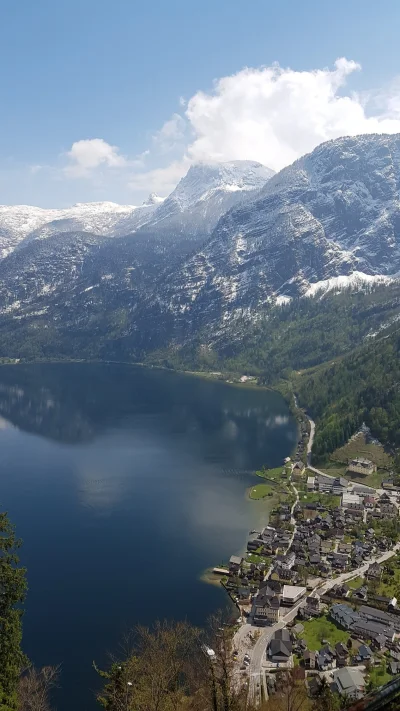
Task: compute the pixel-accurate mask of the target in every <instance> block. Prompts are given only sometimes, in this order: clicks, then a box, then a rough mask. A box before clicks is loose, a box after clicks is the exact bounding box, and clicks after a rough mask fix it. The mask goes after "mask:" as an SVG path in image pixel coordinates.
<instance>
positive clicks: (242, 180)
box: [152, 160, 274, 234]
mask: <svg viewBox="0 0 400 711" xmlns="http://www.w3.org/2000/svg"><path fill="white" fill-rule="evenodd" d="M273 175H274V171H272V170H271V169H270V168H267V167H266V166H264V165H261V163H256V162H254V161H247V160H238V161H231V162H229V163H212V164H208V163H197V164H195V165H192V166H191V168H189V171H188V173H187V175H185V177H184V178H182V180H181V181H180V182H179V183H178V185H177V187H176V188H175V190H174V191H173V192H172V193H171V195H170V196H169V197H168V198H167V199H166V200H165V201H164V203H163V205H162V206H161V207H160V208H159V209H158V210H157V213H156V214H155V215H154V218H153V220H152V224H157V225H158V226H159V227H162V225H161V224H160V223H162V222H167V224H170V225H171V227H172V228H174V229H179V228H182V227H183V228H186V227H189V228H190V229H191V230H193V231H195V232H196V231H201V232H203V233H204V234H210V233H211V231H212V229H213V228H214V227H215V225H216V224H217V222H218V220H219V219H220V218H221V217H222V215H223V214H225V212H227V211H228V210H229V209H230V208H231V207H233V206H234V205H238V204H240V203H241V202H242V201H243V200H244V199H246V198H247V197H249V196H251V195H254V194H256V192H258V191H259V190H261V189H262V188H263V187H264V185H265V184H266V182H267V181H268V180H269V179H270V178H271V177H272V176H273ZM168 221H169V223H168Z"/></svg>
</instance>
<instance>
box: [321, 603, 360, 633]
mask: <svg viewBox="0 0 400 711" xmlns="http://www.w3.org/2000/svg"><path fill="white" fill-rule="evenodd" d="M329 614H330V616H331V617H332V619H333V620H334V621H335V622H337V624H338V625H339V626H340V627H343V629H346V630H348V629H350V627H351V625H352V624H353V623H354V622H356V621H357V620H359V619H360V615H359V614H358V613H357V612H354V610H353V608H352V607H350V606H349V605H346V604H344V603H340V602H339V603H336V604H335V605H332V607H331V609H330V612H329Z"/></svg>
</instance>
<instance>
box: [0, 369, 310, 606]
mask: <svg viewBox="0 0 400 711" xmlns="http://www.w3.org/2000/svg"><path fill="white" fill-rule="evenodd" d="M10 361H11V362H8V363H7V362H4V361H0V366H7V365H13V366H18V365H21V366H23V365H52V364H73V363H76V364H87V365H95V364H97V365H104V366H106V365H123V366H129V367H132V368H137V367H139V368H148V369H153V370H154V369H155V370H160V371H164V372H165V371H167V372H170V373H176V374H180V375H187V376H190V377H196V378H202V379H204V380H213V381H215V382H219V383H221V384H223V385H229V386H232V387H235V388H242V389H252V390H254V389H256V390H264V391H267V392H274V393H278V394H279V395H280V396H281V397H282V398H283V399H284V400H285V402H286V403H287V405H288V407H289V410H290V412H291V414H292V416H294V417H295V419H296V420H297V423H298V421H299V412H300V413H301V416H302V419H303V418H304V417H305V413H304V412H303V411H302V410H300V408H299V407H298V406H297V402H296V396H295V395H294V393H293V392H291V393H288V392H285V391H283V390H284V389H281V388H279V387H277V388H273V387H270V386H265V385H260V384H259V383H258V382H257V378H256V377H254V380H253V379H251V380H246V381H244V382H241V381H240V378H242V377H244V376H243V375H241V374H239V373H236V374H235V375H233V374H224V373H222V372H221V373H220V372H218V373H216V372H210V371H190V370H178V369H174V368H166V367H165V366H162V365H153V364H149V363H143V362H131V361H118V360H101V359H85V358H74V359H72V358H67V359H64V358H59V359H57V358H56V359H55V358H52V359H46V360H32V361H27V360H18V359H10ZM250 377H253V376H250ZM231 378H235V380H231ZM299 429H300V428H299V425H298V426H297V436H298V435H299ZM307 444H308V443H307ZM295 448H296V445H294V447H293V450H292V451H291V452H290V454H289V455H287V456H290V457H292V456H293V452H294V450H295ZM277 468H278V467H275V469H277ZM283 468H284V464H282V469H283ZM266 471H268V470H266ZM253 474H254V477H255V483H254V485H251V486H249V487H247V488H246V489H245V492H244V496H245V498H246V500H247V502H248V503H249V504H250V505H251V506H254V507H255V505H257V504H258V505H259V506H265V503H266V500H270V502H271V504H272V505H271V506H268V507H265V509H266V510H265V517H266V521H265V524H264V525H268V522H269V519H270V514H271V511H272V510H273V509H274V504H275V503H276V500H277V498H278V497H279V494H280V493H281V495H282V494H284V492H279V490H278V489H279V486H280V484H279V481H275V480H274V479H269V478H268V477H259V479H260V480H259V482H258V484H261V483H268V484H269V485H270V486H271V487H276V491H274V492H273V494H272V495H270V494H269V493H267V494H265V496H262V497H260V498H252V497H251V496H250V493H251V490H252V489H253V488H254V487H255V486H257V483H256V478H257V470H255V471H254V472H253ZM254 525H257V526H259V521H258V522H257V523H256V522H254ZM247 538H248V535H247V536H246V540H247ZM241 553H243V554H244V555H246V553H247V546H246V544H244V546H243V549H242V551H241ZM214 567H215V566H209V567H207V568H206V569H205V570H204V571H202V572H201V573H200V574H199V579H200V580H201V581H202V582H204V583H206V584H208V585H216V586H222V587H223V588H224V590H225V591H226V592H227V593H228V595H229V598H230V600H231V601H232V602H233V603H234V604H236V603H235V601H234V600H233V599H232V596H231V594H230V592H229V591H228V590H227V588H226V586H225V585H224V584H223V582H222V580H223V578H224V576H218V575H217V574H215V573H214V572H213V568H214Z"/></svg>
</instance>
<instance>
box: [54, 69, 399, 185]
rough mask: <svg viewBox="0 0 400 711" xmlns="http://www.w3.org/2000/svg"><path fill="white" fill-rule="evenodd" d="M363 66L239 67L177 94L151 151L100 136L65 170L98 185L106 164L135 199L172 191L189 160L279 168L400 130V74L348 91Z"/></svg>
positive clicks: (72, 156)
mask: <svg viewBox="0 0 400 711" xmlns="http://www.w3.org/2000/svg"><path fill="white" fill-rule="evenodd" d="M360 70H361V66H360V65H359V64H358V63H357V62H355V61H353V60H348V59H346V58H344V57H342V58H339V59H337V60H336V62H335V63H334V66H333V67H332V68H323V69H315V70H310V71H297V70H293V69H290V68H282V67H281V66H280V65H279V64H273V65H272V66H265V67H259V68H245V69H242V70H241V71H239V72H237V73H236V74H232V75H230V76H225V77H222V78H220V79H218V80H216V81H215V82H214V85H213V88H212V90H211V91H209V92H205V91H198V92H196V93H195V94H194V95H193V96H192V97H191V98H189V99H188V100H186V99H184V98H182V97H181V98H180V99H179V104H180V106H181V107H182V109H181V111H180V112H179V113H174V114H173V115H172V116H171V118H170V119H168V120H167V121H166V122H165V123H164V124H163V125H162V127H161V128H160V130H159V131H157V132H155V133H153V135H152V140H151V146H150V150H149V148H148V149H147V150H145V151H143V153H141V154H140V155H138V156H136V157H133V158H125V157H124V156H122V155H121V153H120V150H119V148H118V147H117V146H112V145H110V144H109V143H107V142H106V141H105V140H104V139H102V138H93V139H88V140H80V141H77V142H76V143H74V144H73V145H72V147H71V149H70V151H69V152H68V153H67V154H66V156H67V160H68V164H67V165H66V166H65V167H64V174H65V175H67V176H68V177H73V178H75V177H78V178H80V177H86V178H88V177H93V178H94V181H93V182H95V179H96V176H97V177H101V174H102V173H104V170H103V169H104V168H108V169H111V171H112V173H113V175H114V179H115V180H119V181H120V182H121V181H124V185H125V186H126V185H128V187H129V188H130V190H132V191H134V192H136V193H137V195H138V199H139V195H140V194H143V193H149V192H153V191H154V192H157V193H159V194H161V195H166V194H168V193H169V192H171V191H172V190H173V189H174V187H175V186H176V183H177V182H178V181H179V179H180V178H181V177H182V176H183V175H184V174H185V173H186V172H187V170H188V168H189V167H190V165H191V164H192V163H193V162H197V161H205V162H215V161H216V162H220V161H229V160H238V159H239V160H240V159H243V160H257V161H260V162H261V163H264V164H265V165H267V166H269V167H270V168H273V169H274V170H280V169H281V168H283V167H284V166H286V165H288V164H290V163H292V162H293V161H294V160H296V158H299V157H300V156H302V155H304V154H305V153H307V152H309V151H312V150H313V149H314V148H315V147H316V146H317V145H319V144H320V143H322V142H323V141H327V140H330V139H333V138H338V137H340V136H349V135H353V136H354V135H357V134H363V133H385V132H386V133H397V132H399V133H400V80H399V78H395V79H394V80H393V81H392V83H391V84H389V85H388V86H386V87H384V88H382V89H380V90H379V91H374V92H363V93H355V92H354V91H353V92H349V90H348V87H346V83H347V81H348V80H349V78H350V77H352V75H354V74H356V73H357V72H359V71H360ZM167 156H168V161H169V165H166V166H165V162H166V157H167ZM111 171H109V173H110V172H111ZM117 174H118V175H117ZM103 177H104V176H103ZM107 180H108V181H109V184H110V181H111V176H110V174H108V176H107Z"/></svg>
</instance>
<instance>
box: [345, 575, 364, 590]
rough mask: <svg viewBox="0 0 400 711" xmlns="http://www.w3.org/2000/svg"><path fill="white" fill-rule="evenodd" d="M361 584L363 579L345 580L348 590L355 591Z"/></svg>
mask: <svg viewBox="0 0 400 711" xmlns="http://www.w3.org/2000/svg"><path fill="white" fill-rule="evenodd" d="M363 582H364V578H353V580H347V581H346V585H348V587H349V588H352V589H353V590H356V589H357V588H360V587H361V585H362V584H363Z"/></svg>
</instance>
